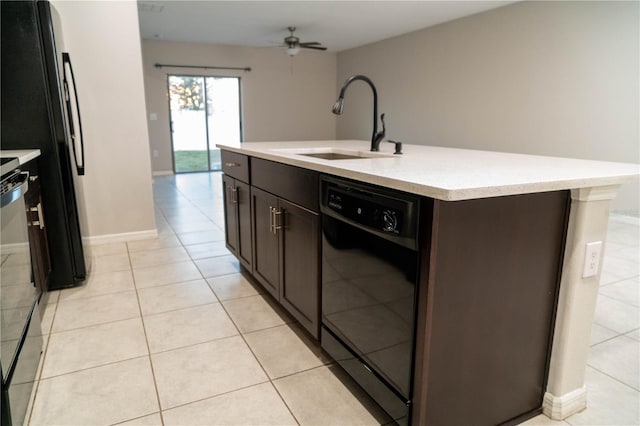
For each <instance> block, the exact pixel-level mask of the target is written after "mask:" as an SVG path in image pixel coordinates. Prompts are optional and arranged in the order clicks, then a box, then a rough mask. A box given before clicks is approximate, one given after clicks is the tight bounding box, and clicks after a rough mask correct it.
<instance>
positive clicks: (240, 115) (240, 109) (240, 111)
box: [165, 73, 244, 175]
mask: <svg viewBox="0 0 640 426" xmlns="http://www.w3.org/2000/svg"><path fill="white" fill-rule="evenodd" d="M165 77H166V79H165V81H166V85H167V109H168V112H169V140H170V142H171V168H172V170H173V174H174V175H176V174H182V173H210V172H218V171H220V170H221V169H222V168H221V169H220V170H211V145H210V143H209V120H208V112H209V111H208V106H207V99H208V98H207V77H212V78H235V79H236V80H238V122H239V126H240V129H239V130H240V142H243V141H244V118H243V117H244V108H243V102H242V77H240V76H235V75H207V74H186V73H180V74H175V73H167V74H165ZM171 77H196V78H197V77H201V78H204V80H203V86H204V94H205V95H204V96H205V100H204V112H205V132H206V136H207V170H194V171H188V172H176V157H175V155H174V154H175V151H174V149H173V124H172V119H171V93H170V88H171V84H170V83H169V79H170V78H171Z"/></svg>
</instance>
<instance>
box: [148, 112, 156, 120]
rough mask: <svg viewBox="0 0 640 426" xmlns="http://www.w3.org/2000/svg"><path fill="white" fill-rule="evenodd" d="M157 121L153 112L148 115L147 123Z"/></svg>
mask: <svg viewBox="0 0 640 426" xmlns="http://www.w3.org/2000/svg"><path fill="white" fill-rule="evenodd" d="M156 120H158V114H156V113H155V112H152V113H150V114H149V121H156Z"/></svg>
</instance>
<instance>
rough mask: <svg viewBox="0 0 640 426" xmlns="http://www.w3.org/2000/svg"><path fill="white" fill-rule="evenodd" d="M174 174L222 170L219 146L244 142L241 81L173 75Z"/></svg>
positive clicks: (169, 77) (172, 128)
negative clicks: (217, 146)
mask: <svg viewBox="0 0 640 426" xmlns="http://www.w3.org/2000/svg"><path fill="white" fill-rule="evenodd" d="M167 82H168V86H169V107H170V120H171V123H170V125H171V145H172V149H173V170H174V172H176V173H185V172H204V171H211V170H220V168H221V164H220V150H219V149H218V148H216V147H215V146H216V144H218V143H238V142H240V141H241V140H242V122H241V119H240V78H238V77H206V76H192V75H169V76H168V77H167Z"/></svg>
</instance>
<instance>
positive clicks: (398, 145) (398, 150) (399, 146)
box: [387, 140, 402, 154]
mask: <svg viewBox="0 0 640 426" xmlns="http://www.w3.org/2000/svg"><path fill="white" fill-rule="evenodd" d="M387 142H389V143H392V144H394V145H395V146H396V152H394V154H402V142H399V141H392V140H388V141H387Z"/></svg>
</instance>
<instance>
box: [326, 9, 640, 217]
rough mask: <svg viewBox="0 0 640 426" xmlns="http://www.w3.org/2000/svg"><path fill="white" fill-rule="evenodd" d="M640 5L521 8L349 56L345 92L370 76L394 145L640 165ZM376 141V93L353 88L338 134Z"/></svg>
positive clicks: (625, 206)
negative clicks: (354, 79)
mask: <svg viewBox="0 0 640 426" xmlns="http://www.w3.org/2000/svg"><path fill="white" fill-rule="evenodd" d="M639 10H640V3H638V2H583V1H581V2H521V3H515V4H512V5H508V6H505V7H502V8H498V9H494V10H491V11H488V12H484V13H481V14H478V15H474V16H470V17H467V18H462V19H459V20H456V21H452V22H449V23H445V24H441V25H438V26H435V27H431V28H427V29H424V30H421V31H417V32H413V33H409V34H406V35H403V36H399V37H396V38H392V39H388V40H385V41H381V42H378V43H374V44H371V45H367V46H364V47H360V48H356V49H352V50H348V51H344V52H341V53H339V54H338V65H337V66H338V87H339V86H340V85H341V84H342V82H343V81H344V80H345V79H346V78H347V77H348V76H350V75H352V74H360V73H362V74H365V75H367V76H369V77H371V79H372V80H373V81H374V83H375V84H376V86H377V88H378V95H379V98H380V112H386V113H387V117H386V118H387V138H390V139H399V140H402V141H404V142H407V143H414V144H426V145H439V146H449V147H461V148H472V149H483V150H493V151H509V152H518V153H527V154H540V155H550V156H563V157H575V158H584V159H594V160H604V161H618V162H629V163H638V162H640V158H639V157H640V151H639V150H640V143H639V140H640V136H639V117H640V111H639V106H638V105H639V93H640V89H639V77H638V76H639V75H640V69H639V65H638V62H639V49H640V47H639V40H640V37H639V22H640V12H639ZM370 134H371V95H370V91H369V89H368V88H367V87H366V86H365V85H364V84H359V83H356V84H354V85H352V86H350V87H349V91H348V93H347V96H346V101H345V112H344V115H343V116H341V117H340V118H339V119H338V120H337V136H338V138H339V139H353V138H355V139H368V138H369V137H370V136H369V135H370ZM384 149H385V150H390V149H391V146H389V147H385V148H384ZM638 190H639V188H638V185H626V186H625V187H623V189H622V191H621V192H620V194H619V195H618V198H617V199H616V201H615V202H614V209H616V210H618V211H620V212H624V213H629V214H634V215H638V204H639V199H638Z"/></svg>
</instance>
